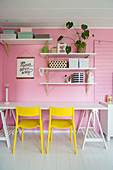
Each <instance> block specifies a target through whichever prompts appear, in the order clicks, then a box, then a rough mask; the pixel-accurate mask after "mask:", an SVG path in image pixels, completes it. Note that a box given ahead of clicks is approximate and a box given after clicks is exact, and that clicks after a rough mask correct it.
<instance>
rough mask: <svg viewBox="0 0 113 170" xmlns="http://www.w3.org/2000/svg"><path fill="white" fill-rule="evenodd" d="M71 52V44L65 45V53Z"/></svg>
mask: <svg viewBox="0 0 113 170" xmlns="http://www.w3.org/2000/svg"><path fill="white" fill-rule="evenodd" d="M70 52H71V46H66V53H67V54H69V53H70Z"/></svg>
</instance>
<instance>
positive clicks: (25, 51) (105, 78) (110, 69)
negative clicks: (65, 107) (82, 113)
mask: <svg viewBox="0 0 113 170" xmlns="http://www.w3.org/2000/svg"><path fill="white" fill-rule="evenodd" d="M34 33H49V34H50V37H51V38H53V44H52V45H50V48H51V47H52V46H56V45H57V38H58V37H59V36H60V35H65V36H71V37H73V38H76V36H75V32H74V30H67V29H42V30H34ZM91 33H94V34H95V39H98V40H108V41H113V30H112V29H109V30H108V29H92V30H91ZM63 42H66V43H67V44H68V45H69V44H70V43H72V42H71V41H69V40H68V39H64V41H63ZM42 47H43V45H10V53H9V56H7V55H6V52H5V49H4V48H2V53H3V59H2V66H3V71H2V87H3V88H2V91H3V97H2V100H3V101H5V88H4V84H5V83H9V101H39V102H71V101H72V102H94V101H95V102H99V101H105V95H107V94H112V86H113V80H112V73H113V66H112V65H113V44H112V43H110V44H109V43H98V42H96V45H95V47H96V48H95V51H96V53H97V55H96V56H95V64H96V65H95V66H96V68H97V70H96V71H95V81H96V83H97V85H95V86H91V87H90V88H89V92H88V95H86V93H85V86H84V85H81V86H78V85H77V86H73V85H72V86H65V85H61V86H60V85H58V86H56V85H53V86H49V96H46V89H45V86H44V85H40V82H45V81H46V76H45V75H44V76H43V77H41V76H40V75H39V72H38V69H39V67H42V66H46V58H42V57H41V56H40V52H41V48H42ZM73 52H76V50H75V49H74V46H73ZM86 52H93V39H92V38H91V39H90V40H88V41H87V51H86ZM22 56H23V57H31V56H34V57H35V70H34V79H33V80H32V79H31V80H30V79H27V80H24V79H20V80H19V79H16V71H17V70H16V69H17V59H16V58H17V57H22ZM71 73H73V72H70V74H71ZM65 74H68V75H69V73H67V72H65V71H63V72H51V73H50V74H49V79H50V80H51V81H52V82H54V81H55V82H64V75H65ZM0 97H1V96H0ZM43 120H44V126H45V127H44V129H46V130H47V126H48V114H47V113H46V112H43ZM78 120H79V112H77V113H76V122H77V124H78Z"/></svg>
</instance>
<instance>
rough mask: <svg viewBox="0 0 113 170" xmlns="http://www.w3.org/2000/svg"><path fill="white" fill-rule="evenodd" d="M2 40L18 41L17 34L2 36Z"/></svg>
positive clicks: (0, 36) (0, 35)
mask: <svg viewBox="0 0 113 170" xmlns="http://www.w3.org/2000/svg"><path fill="white" fill-rule="evenodd" d="M0 39H16V34H0Z"/></svg>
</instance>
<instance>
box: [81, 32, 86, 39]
mask: <svg viewBox="0 0 113 170" xmlns="http://www.w3.org/2000/svg"><path fill="white" fill-rule="evenodd" d="M81 37H82V38H83V39H84V40H85V39H86V34H85V32H83V33H82V34H81Z"/></svg>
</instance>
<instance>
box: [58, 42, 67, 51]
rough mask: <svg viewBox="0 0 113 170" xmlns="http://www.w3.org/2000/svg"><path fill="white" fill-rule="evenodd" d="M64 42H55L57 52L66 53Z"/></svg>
mask: <svg viewBox="0 0 113 170" xmlns="http://www.w3.org/2000/svg"><path fill="white" fill-rule="evenodd" d="M66 46H67V44H66V43H58V44H57V51H58V53H66Z"/></svg>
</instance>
